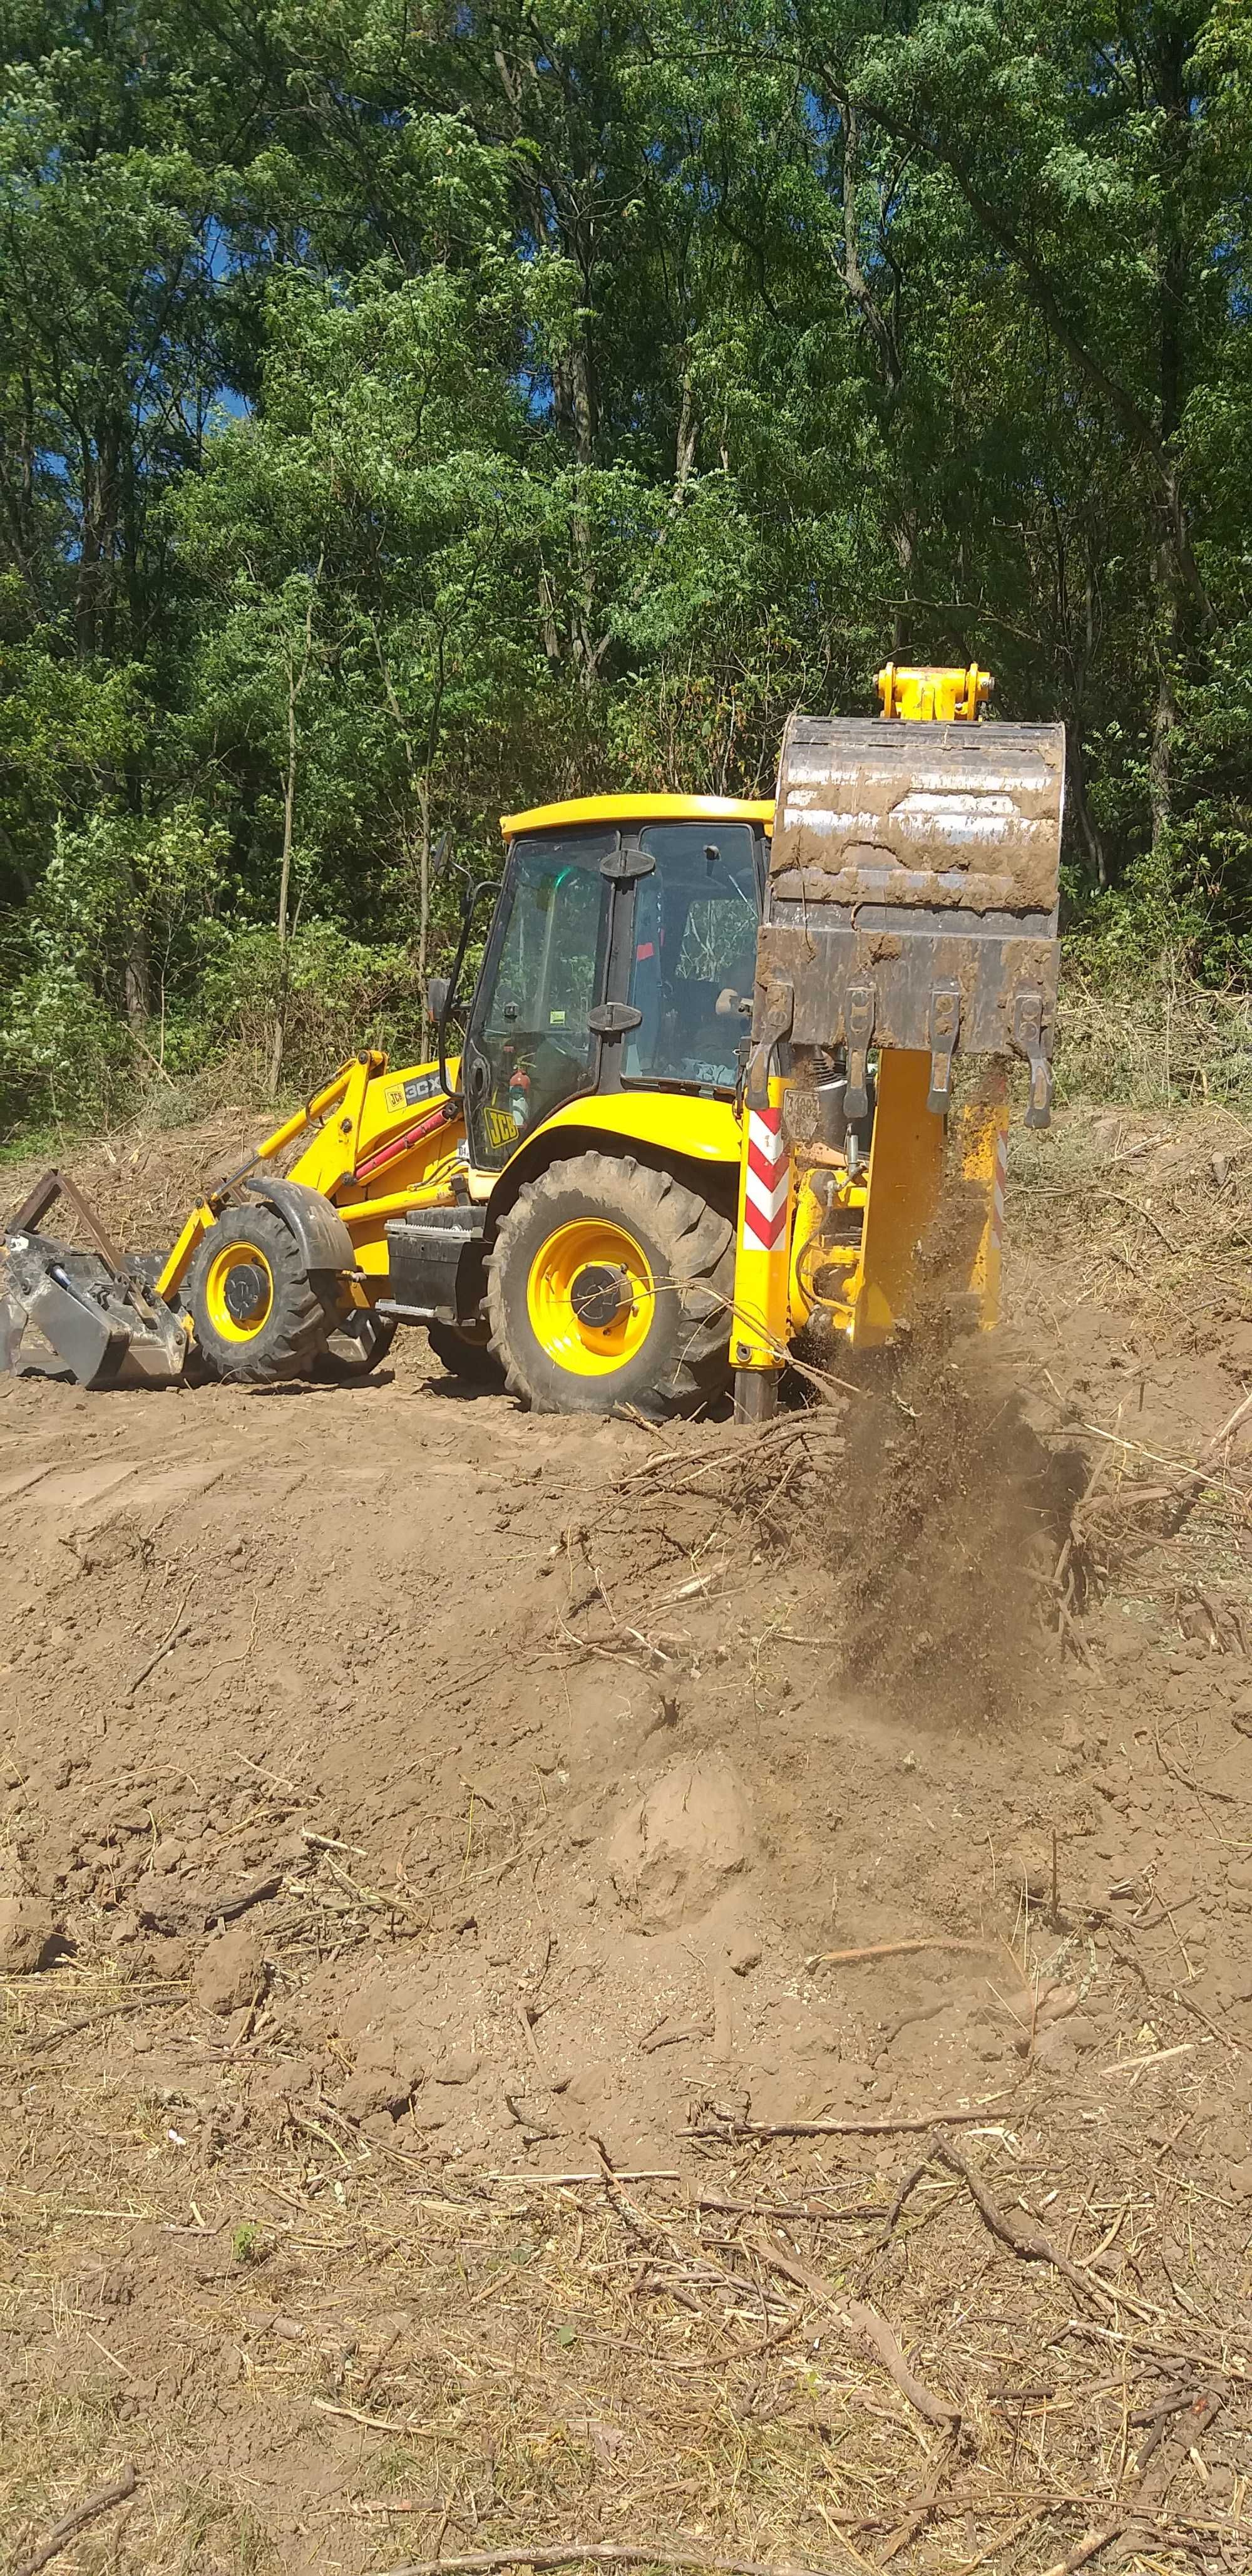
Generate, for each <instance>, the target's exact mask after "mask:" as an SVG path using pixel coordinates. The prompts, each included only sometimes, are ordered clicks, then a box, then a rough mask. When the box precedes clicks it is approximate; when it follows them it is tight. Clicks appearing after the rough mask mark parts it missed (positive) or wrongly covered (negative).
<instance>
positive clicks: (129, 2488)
mask: <svg viewBox="0 0 1252 2576" xmlns="http://www.w3.org/2000/svg"><path fill="white" fill-rule="evenodd" d="M138 2484H139V2480H138V2478H137V2477H136V2475H135V2472H134V2469H133V2467H132V2466H131V2465H130V2464H129V2463H128V2464H127V2466H126V2467H125V2468H124V2469H123V2470H122V2473H121V2475H120V2477H116V2478H114V2480H113V2482H112V2484H111V2485H110V2486H107V2487H97V2488H96V2491H95V2494H94V2495H89V2496H85V2497H84V2498H83V2501H82V2503H81V2504H78V2505H75V2507H74V2510H73V2512H72V2513H67V2514H66V2516H65V2519H64V2521H63V2522H58V2523H57V2524H56V2526H55V2528H54V2529H53V2530H52V2531H50V2532H49V2533H48V2535H47V2538H46V2539H44V2540H41V2541H40V2542H39V2543H38V2544H37V2546H36V2547H35V2548H34V2549H30V2550H28V2551H27V2553H26V2556H25V2557H24V2558H19V2559H17V2560H16V2561H15V2563H14V2567H13V2576H37V2572H38V2570H39V2568H41V2567H47V2566H49V2565H50V2564H51V2562H52V2560H53V2559H54V2558H58V2557H59V2556H60V2554H61V2551H62V2550H63V2549H68V2547H69V2544H70V2542H71V2540H74V2539H76V2538H77V2536H78V2534H79V2532H80V2531H83V2530H85V2528H86V2526H87V2524H88V2523H89V2522H95V2521H97V2520H98V2518H99V2516H100V2515H101V2514H102V2513H112V2511H113V2509H114V2507H115V2506H116V2505H119V2504H125V2502H126V2499H127V2497H128V2496H133V2494H134V2492H135V2489H136V2487H137V2486H138Z"/></svg>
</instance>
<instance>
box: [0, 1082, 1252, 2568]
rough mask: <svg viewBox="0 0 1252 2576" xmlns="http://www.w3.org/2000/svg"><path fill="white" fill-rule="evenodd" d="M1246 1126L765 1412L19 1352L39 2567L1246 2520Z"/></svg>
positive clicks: (18, 2083)
mask: <svg viewBox="0 0 1252 2576" xmlns="http://www.w3.org/2000/svg"><path fill="white" fill-rule="evenodd" d="M239 1135H240V1128H239V1126H238V1125H237V1124H232V1123H230V1122H227V1121H223V1122H221V1124H220V1130H219V1128H218V1127H215V1128H214V1129H213V1130H212V1131H200V1132H198V1133H197V1134H195V1135H192V1136H176V1137H172V1138H171V1137H165V1138H149V1139H139V1140H136V1139H134V1138H130V1139H126V1140H122V1141H120V1142H119V1141H118V1140H113V1142H112V1143H111V1145H110V1146H109V1147H107V1148H102V1149H101V1150H100V1152H99V1154H98V1155H97V1156H95V1157H94V1158H91V1157H88V1158H84V1162H83V1165H82V1166H81V1167H80V1168H81V1170H82V1176H83V1177H84V1179H85V1180H86V1181H87V1183H88V1185H89V1187H90V1188H91V1190H92V1191H93V1193H95V1194H96V1195H97V1197H98V1199H99V1201H100V1204H101V1207H102V1211H103V1213H104V1214H105V1216H106V1218H107V1220H108V1221H109V1222H110V1224H111V1225H112V1227H113V1228H114V1230H115V1231H116V1232H117V1234H118V1235H119V1236H122V1237H124V1238H125V1239H126V1240H128V1241H130V1242H132V1243H134V1244H136V1245H143V1244H145V1243H148V1242H158V1241H160V1240H161V1239H162V1238H163V1237H165V1236H168V1234H169V1233H170V1231H171V1229H172V1223H173V1221H174V1220H175V1219H176V1217H177V1216H178V1214H179V1213H180V1212H181V1209H182V1207H183V1205H184V1204H185V1202H186V1198H187V1196H188V1193H189V1188H190V1183H191V1178H192V1175H193V1173H194V1172H195V1171H197V1170H200V1169H203V1168H204V1166H205V1164H206V1163H208V1164H212V1163H213V1162H214V1161H215V1160H218V1161H223V1160H225V1158H226V1156H227V1155H228V1154H229V1153H231V1152H232V1151H233V1149H234V1148H235V1147H236V1146H237V1144H238V1141H239ZM21 1181H22V1176H21V1175H18V1176H16V1179H15V1181H14V1183H13V1184H12V1188H11V1195H12V1196H13V1197H14V1198H16V1197H17V1196H18V1195H20V1189H21ZM1250 1182H1252V1137H1250V1136H1249V1134H1248V1132H1247V1131H1246V1130H1245V1129H1244V1128H1242V1127H1240V1126H1239V1125H1238V1124H1237V1123H1236V1122H1235V1120H1234V1119H1233V1118H1231V1117H1229V1116H1224V1115H1221V1116H1219V1115H1211V1116H1210V1115H1208V1114H1207V1113H1205V1114H1203V1115H1201V1114H1200V1113H1195V1114H1188V1115H1186V1116H1181V1115H1176V1116H1174V1117H1172V1118H1169V1119H1163V1118H1162V1119H1158V1120H1156V1121H1155V1122H1154V1123H1152V1124H1149V1123H1147V1122H1146V1121H1144V1120H1143V1119H1139V1118H1136V1117H1133V1116H1131V1115H1125V1116H1118V1117H1116V1118H1114V1117H1109V1118H1107V1119H1104V1120H1099V1119H1094V1118H1093V1117H1091V1116H1090V1115H1089V1114H1079V1113H1071V1114H1070V1115H1068V1116H1067V1117H1066V1118H1065V1119H1064V1120H1063V1121H1061V1122H1059V1124H1058V1126H1057V1128H1056V1130H1055V1131H1054V1133H1053V1135H1052V1136H1051V1137H1050V1138H1049V1139H1047V1140H1044V1142H1042V1143H1041V1144H1038V1145H1033V1146H1032V1147H1031V1148H1030V1150H1029V1151H1028V1152H1027V1151H1026V1149H1025V1148H1024V1146H1023V1143H1022V1140H1020V1139H1018V1140H1017V1146H1016V1176H1015V1181H1014V1186H1013V1191H1012V1196H1011V1211H1010V1213H1011V1222H1012V1228H1013V1240H1014V1251H1013V1259H1012V1266H1011V1279H1010V1310H1011V1311H1010V1320H1009V1323H1008V1325H1007V1327H1006V1329H1005V1330H1004V1332H1003V1333H1002V1334H1001V1335H1000V1336H998V1337H997V1339H996V1342H995V1343H994V1344H993V1345H992V1344H988V1343H986V1342H984V1341H979V1342H977V1343H973V1344H963V1345H957V1346H955V1347H953V1348H945V1347H944V1346H943V1345H942V1343H941V1342H939V1341H936V1340H934V1339H933V1338H929V1337H927V1336H926V1335H919V1337H918V1339H917V1341H916V1342H915V1343H914V1345H913V1346H912V1347H911V1348H910V1349H909V1350H908V1351H906V1352H904V1353H902V1354H901V1355H900V1357H899V1358H898V1359H897V1360H896V1361H894V1362H893V1363H892V1364H891V1365H890V1366H887V1365H884V1364H882V1363H879V1364H878V1366H877V1367H876V1369H874V1370H868V1369H863V1370H858V1371H857V1372H856V1374H855V1376H852V1375H850V1376H849V1381H848V1384H847V1386H846V1387H844V1388H838V1387H836V1388H827V1389H826V1390H825V1392H824V1394H823V1396H822V1398H821V1400H819V1401H817V1402H815V1403H813V1404H812V1405H810V1406H809V1407H808V1408H807V1409H797V1410H792V1411H789V1412H786V1413H784V1414H782V1415H781V1416H780V1417H779V1419H778V1420H777V1421H776V1422H775V1423H774V1424H773V1425H771V1426H770V1427H769V1428H768V1429H766V1430H765V1431H764V1432H758V1431H752V1432H747V1431H743V1430H736V1429H735V1427H734V1426H733V1425H730V1424H711V1423H697V1424H689V1425H679V1426H677V1427H674V1428H670V1429H666V1430H665V1431H664V1432H662V1433H659V1434H658V1433H654V1432H649V1431H647V1430H645V1429H643V1428H642V1427H640V1426H636V1425H634V1424H632V1423H628V1422H612V1423H602V1424H598V1425H597V1424H586V1423H577V1422H562V1421H555V1422H554V1421H548V1420H544V1421H531V1420H529V1419H528V1418H526V1417H525V1416H523V1415H522V1414H520V1413H519V1412H518V1411H517V1410H516V1408H515V1407H514V1406H513V1405H512V1404H511V1403H510V1402H509V1401H508V1400H506V1399H505V1398H503V1397H500V1396H493V1395H486V1396H483V1395H476V1396H467V1395H466V1394H465V1393H464V1392H463V1391H462V1390H461V1389H460V1388H459V1387H457V1386H456V1385H455V1384H454V1383H453V1382H452V1381H451V1380H450V1379H448V1378H446V1377H445V1376H443V1374H442V1373H441V1371H440V1370H439V1368H438V1365H437V1363H436V1362H435V1361H434V1360H433V1359H432V1358H431V1357H430V1356H429V1354H428V1352H427V1349H426V1344H425V1340H424V1337H423V1336H421V1335H419V1334H412V1335H410V1336H409V1337H408V1338H407V1340H404V1341H402V1343H401V1344H400V1345H398V1346H397V1356H396V1362H395V1366H394V1369H388V1370H387V1371H384V1372H383V1373H382V1374H381V1375H380V1377H379V1378H378V1379H377V1381H375V1382H373V1383H371V1384H369V1385H366V1386H364V1387H360V1388H356V1389H352V1390H338V1389H333V1388H316V1389H313V1388H310V1389H300V1390H278V1391H274V1392H271V1393H266V1394H252V1395H246V1396H245V1395H236V1394H232V1393H230V1392H228V1391H225V1390H221V1389H203V1390H200V1391H196V1392H192V1391H187V1392H183V1393H178V1394H165V1395H157V1394H142V1393H134V1394H125V1395H120V1396H112V1397H90V1396H85V1395H80V1394H76V1393H75V1392H73V1391H72V1390H70V1389H67V1388H64V1387H60V1386H54V1385H47V1384H40V1383H34V1382H20V1383H14V1382H12V1381H0V1568H2V1574H0V1673H2V1674H3V1684H4V1689H3V1701H2V1704H0V1705H2V1711H3V1716H2V1723H0V1753H2V1757H3V1758H2V1764H0V1968H2V1971H3V1983H2V1991H3V1997H4V2018H3V2028H2V2030H0V2064H2V2069H3V2088H4V2089H3V2099H2V2101H0V2164H2V2170H3V2222H4V2227H3V2239H2V2252H0V2374H2V2385H3V2414H4V2425H5V2432H4V2440H3V2447H2V2452H0V2526H2V2527H3V2529H4V2530H5V2532H6V2533H7V2535H8V2542H9V2546H10V2549H11V2551H12V2553H13V2563H14V2564H15V2565H16V2566H22V2565H28V2566H29V2565H32V2564H35V2563H42V2562H40V2561H39V2559H38V2552H39V2549H40V2547H41V2546H42V2545H43V2544H44V2543H45V2542H46V2540H47V2539H48V2537H49V2536H50V2534H51V2533H52V2532H53V2530H54V2528H55V2527H56V2526H57V2525H58V2523H59V2522H60V2521H61V2520H62V2518H63V2517H66V2516H71V2515H72V2514H73V2513H74V2511H75V2509H76V2508H77V2507H79V2506H80V2505H82V2504H84V2503H85V2502H89V2501H90V2500H91V2499H92V2498H93V2497H94V2496H95V2494H96V2491H97V2490H100V2489H104V2488H107V2487H109V2486H110V2484H112V2483H115V2482H117V2481H118V2480H119V2477H120V2475H121V2473H122V2472H123V2471H124V2470H125V2469H126V2468H127V2467H128V2466H131V2465H133V2469H134V2472H135V2483H134V2488H133V2492H131V2493H129V2494H128V2495H126V2496H124V2497H122V2498H120V2499H119V2500H118V2501H117V2502H116V2503H114V2504H112V2505H109V2506H107V2507H104V2508H102V2510H101V2511H100V2512H99V2513H98V2514H97V2515H95V2516H93V2518H92V2519H90V2520H88V2521H87V2522H86V2523H85V2524H83V2526H82V2527H81V2529H80V2530H79V2531H78V2532H77V2533H76V2534H73V2535H71V2536H70V2537H69V2538H68V2539H67V2540H66V2543H65V2545H64V2547H63V2548H62V2549H61V2550H60V2552H59V2554H58V2556H57V2560H56V2563H57V2565H58V2566H60V2567H63V2568H65V2569H67V2570H69V2569H74V2570H77V2571H79V2576H85V2571H87V2570H96V2571H105V2570H113V2571H118V2576H121V2571H128V2576H137V2571H144V2576H172V2571H175V2570H196V2571H199V2570H205V2571H217V2570H221V2571H227V2570H230V2571H241V2570H251V2569H255V2570H262V2569H267V2568H281V2569H284V2570H287V2569H289V2570H306V2569H308V2570H312V2569H317V2570H327V2571H340V2570H342V2571H345V2576H347V2572H348V2571H351V2576H358V2571H361V2572H362V2576H363V2571H381V2570H384V2569H396V2568H399V2567H402V2566H409V2565H412V2564H415V2563H419V2562H424V2561H430V2560H435V2559H441V2560H443V2561H445V2562H448V2563H451V2564H453V2565H455V2564H456V2563H457V2561H458V2560H460V2561H461V2562H462V2563H464V2560H465V2559H466V2557H467V2556H470V2555H473V2554H475V2553H488V2554H490V2553H493V2552H494V2553H503V2554H504V2556H505V2558H506V2559H507V2560H508V2561H509V2563H514V2564H521V2563H525V2562H526V2560H527V2558H528V2556H530V2555H533V2553H536V2552H542V2551H543V2550H545V2549H547V2550H562V2549H565V2550H570V2551H571V2552H574V2551H576V2549H577V2547H578V2545H580V2544H581V2546H582V2548H583V2549H584V2550H585V2549H586V2548H587V2547H588V2546H590V2545H593V2544H594V2545H595V2546H596V2547H600V2548H606V2547H607V2548H617V2549H619V2550H623V2551H631V2550H634V2551H636V2552H638V2553H639V2556H640V2560H641V2563H646V2562H647V2561H648V2560H649V2558H650V2557H651V2556H653V2555H655V2558H656V2559H657V2560H658V2561H659V2562H660V2563H661V2564H664V2563H665V2558H666V2553H667V2552H669V2553H670V2554H671V2555H672V2554H673V2553H679V2554H681V2553H683V2552H686V2553H689V2554H690V2555H691V2556H692V2558H693V2559H694V2561H695V2562H696V2563H698V2564H699V2565H702V2566H714V2565H716V2564H717V2563H718V2562H719V2561H727V2560H735V2561H738V2562H756V2563H758V2564H765V2563H767V2562H768V2563H769V2564H771V2565H780V2564H783V2563H786V2564H788V2565H790V2566H795V2565H797V2564H801V2565H803V2566H805V2567H807V2568H814V2569H816V2568H820V2569H823V2570H831V2571H844V2570H849V2569H851V2568H852V2567H854V2566H857V2567H860V2568H862V2569H864V2568H879V2567H885V2566H887V2565H891V2566H892V2567H893V2568H896V2569H898V2570H899V2571H900V2576H923V2571H924V2576H957V2571H961V2576H973V2571H974V2570H975V2569H981V2568H988V2569H991V2570H993V2571H998V2576H1040V2571H1042V2570H1045V2569H1048V2570H1052V2571H1058V2570H1060V2569H1062V2568H1071V2569H1073V2568H1076V2567H1077V2566H1078V2565H1080V2564H1082V2563H1091V2564H1093V2565H1095V2566H1096V2568H1097V2569H1104V2568H1111V2567H1114V2566H1121V2567H1130V2568H1140V2569H1145V2570H1146V2569H1153V2570H1157V2571H1161V2570H1167V2571H1174V2570H1182V2569H1183V2568H1196V2567H1198V2568H1201V2569H1207V2568H1212V2569H1215V2570H1216V2569H1219V2568H1220V2569H1223V2570H1230V2571H1237V2570H1242V2569H1245V2568H1246V2567H1247V2566H1248V2565H1249V2562H1250V2558H1252V2550H1250V2547H1249V2535H1250V2534H1252V2412H1250V2410H1249V2402H1248V2399H1249V2390H1248V2380H1249V2374H1250V2373H1252V2304H1250V2295H1249V2294H1250V2291H1252V2275H1250V2271H1249V2252H1248V2248H1249V2240H1250V2238H1252V2135H1250V2129H1252V2117H1250V2111H1252V1534H1250V1533H1252V1522H1250V1520H1249V1496H1250V1495H1252V1416H1250V1417H1249V1419H1248V1421H1247V1422H1246V1423H1241V1424H1237V1425H1235V1427H1234V1428H1233V1429H1230V1430H1224V1428H1223V1426H1226V1425H1228V1424H1229V1422H1230V1417H1231V1415H1232V1414H1233V1413H1234V1412H1235V1410H1236V1408H1237V1407H1238V1406H1239V1404H1240V1402H1241V1399H1242V1397H1243V1394H1244V1391H1245V1389H1246V1388H1247V1387H1248V1386H1249V1384H1252V1291H1250V1289H1249V1272H1248V1229H1249V1224H1250V1223H1252V1200H1250ZM8 1194H9V1193H6V1195H8Z"/></svg>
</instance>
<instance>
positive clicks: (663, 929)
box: [463, 796, 773, 1171]
mask: <svg viewBox="0 0 1252 2576" xmlns="http://www.w3.org/2000/svg"><path fill="white" fill-rule="evenodd" d="M772 812H773V808H772V806H771V805H769V804H767V803H751V804H749V803H743V802H740V801H738V800H735V799H731V798H729V797H710V796H703V797H697V796H692V797H681V796H655V797H647V798H629V797H624V796H606V797H587V798H582V799H578V800H576V801H574V802H571V803H569V804H565V805H554V806H542V807H538V808H536V809H535V810H534V811H533V812H531V813H527V814H516V815H511V816H508V817H506V820H505V823H504V831H505V834H506V838H507V842H508V849H507V856H506V860H505V874H504V885H503V889H502V892H501V897H500V902H499V904H498V907H497V911H496V917H495V922H494V925H493V928H492V932H491V936H490V939H489V941H488V945H487V951H486V955H485V956H484V959H483V965H482V971H481V973H480V975H479V978H478V984H477V988H476V990H475V994H474V999H473V1004H472V1007H471V1012H470V1018H469V1025H468V1027H467V1030H466V1037H465V1050H464V1057H463V1066H464V1087H465V1108H466V1119H467V1125H468V1130H469V1145H470V1156H471V1161H472V1162H473V1164H474V1166H475V1167H476V1168H477V1169H479V1170H487V1171H498V1170H500V1169H502V1168H503V1166H504V1164H505V1163H506V1162H507V1161H508V1160H509V1158H510V1156H511V1155H513V1154H514V1153H516V1151H517V1148H518V1146H519V1145H520V1144H521V1143H522V1141H523V1139H524V1138H525V1137H526V1136H527V1135H528V1134H529V1133H530V1132H531V1131H532V1130H533V1129H534V1128H535V1127H537V1126H538V1125H539V1124H540V1123H541V1121H542V1120H543V1119H545V1118H547V1117H549V1116H550V1115H551V1113H552V1111H553V1110H554V1109H557V1108H559V1107H560V1106H561V1104H562V1103H563V1102H564V1101H567V1100H570V1099H573V1098H575V1097H576V1096H577V1095H578V1094H580V1093H584V1092H586V1093H597V1094H599V1093H604V1092H609V1091H619V1090H636V1089H653V1090H662V1091H683V1092H689V1093H696V1094H701V1095H704V1096H707V1097H718V1096H721V1097H733V1095H734V1092H735V1088H736V1085H737V1082H738V1079H739V1073H740V1065H741V1050H742V1048H743V1046H744V1043H745V1041H746V1038H747V1034H748V1026H749V1015H750V1012H751V1007H752V989H753V982H754V978H755V973H756V946H757V932H758V928H759V923H760V912H761V897H762V889H763V886H764V877H765V853H766V834H767V831H768V828H769V823H770V819H771V816H772Z"/></svg>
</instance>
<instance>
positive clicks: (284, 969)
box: [270, 608, 312, 1100]
mask: <svg viewBox="0 0 1252 2576" xmlns="http://www.w3.org/2000/svg"><path fill="white" fill-rule="evenodd" d="M311 614H312V610H311V608H310V615H311ZM306 667H307V662H306ZM299 694H300V686H299V682H298V680H297V678H296V661H295V655H294V653H293V652H292V651H291V650H290V648H288V653H287V767H286V772H285V775H284V778H283V856H282V866H281V868H280V870H279V875H278V925H277V926H278V993H277V997H276V999H275V1004H274V1031H273V1037H272V1040H271V1044H270V1098H271V1100H276V1099H277V1098H278V1085H279V1080H280V1077H281V1074H282V1069H283V1048H284V1046H285V1044H286V1038H287V990H288V970H289V962H290V946H291V929H290V904H291V852H292V844H293V842H294V839H295V820H296V739H297V737H296V700H297V698H298V697H299Z"/></svg>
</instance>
